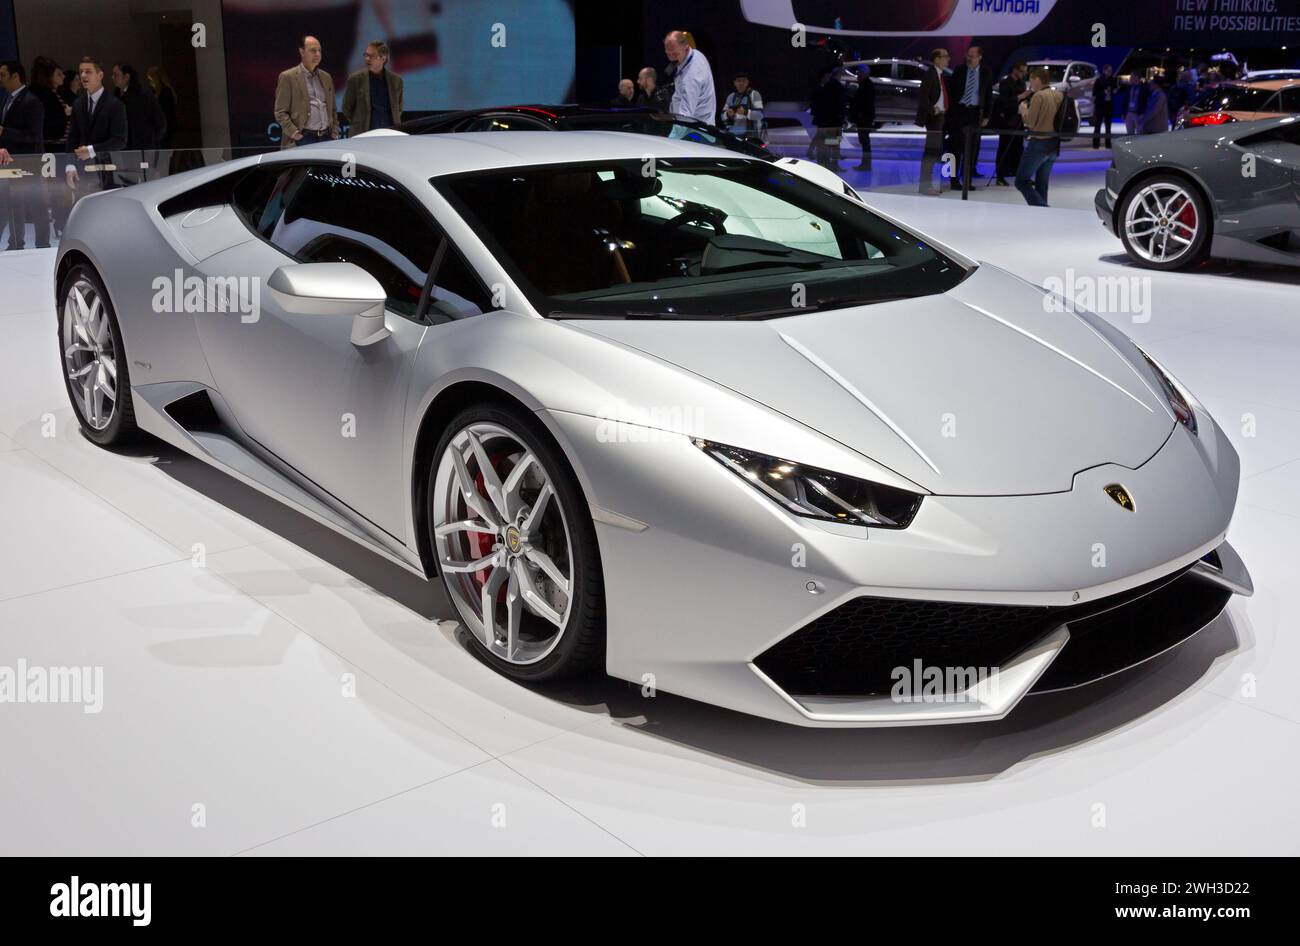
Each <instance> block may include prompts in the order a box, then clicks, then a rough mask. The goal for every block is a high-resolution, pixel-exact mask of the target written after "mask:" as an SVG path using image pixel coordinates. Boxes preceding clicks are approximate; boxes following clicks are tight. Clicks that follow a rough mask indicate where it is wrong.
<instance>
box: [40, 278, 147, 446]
mask: <svg viewBox="0 0 1300 946" xmlns="http://www.w3.org/2000/svg"><path fill="white" fill-rule="evenodd" d="M59 350H60V351H61V352H62V354H63V382H64V385H65V386H66V387H67V390H68V399H69V400H70V401H72V409H73V410H74V411H75V412H76V415H77V420H78V421H79V422H80V424H81V430H82V432H83V433H84V434H85V435H86V437H88V438H89V439H90V440H93V441H94V442H95V443H97V444H100V445H102V446H111V445H118V444H124V443H129V442H131V441H132V440H135V439H137V438H138V437H139V433H140V431H139V428H138V427H137V426H136V423H135V411H134V408H133V405H132V403H131V378H130V372H129V370H128V368H127V364H126V357H125V353H124V349H123V346H122V328H121V326H120V325H119V324H118V321H117V315H116V314H115V313H114V312H113V304H112V303H111V302H110V301H109V298H108V293H107V291H105V289H104V283H103V281H102V280H100V278H99V274H98V273H96V272H95V271H94V269H92V268H91V267H90V266H88V265H87V264H85V263H81V264H78V265H76V266H74V267H72V269H71V270H69V271H68V274H67V275H66V276H64V277H63V282H62V283H61V284H60V286H59Z"/></svg>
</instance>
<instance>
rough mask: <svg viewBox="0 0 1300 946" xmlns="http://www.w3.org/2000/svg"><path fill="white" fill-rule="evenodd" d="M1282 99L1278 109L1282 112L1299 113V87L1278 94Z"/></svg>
mask: <svg viewBox="0 0 1300 946" xmlns="http://www.w3.org/2000/svg"><path fill="white" fill-rule="evenodd" d="M1278 94H1279V95H1280V96H1281V98H1282V105H1281V107H1280V108H1279V109H1278V110H1279V111H1282V112H1292V113H1295V112H1300V86H1293V87H1292V88H1289V89H1283V90H1282V91H1281V92H1280V93H1278Z"/></svg>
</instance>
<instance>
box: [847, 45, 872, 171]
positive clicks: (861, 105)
mask: <svg viewBox="0 0 1300 946" xmlns="http://www.w3.org/2000/svg"><path fill="white" fill-rule="evenodd" d="M849 118H851V119H853V123H854V124H855V125H857V126H858V144H859V145H860V146H861V147H862V157H861V159H860V160H859V161H858V166H857V167H855V168H854V169H853V170H855V171H870V170H871V128H872V126H873V125H875V123H876V86H875V84H874V83H872V81H871V67H870V66H868V65H866V64H865V63H864V64H863V65H862V66H860V67H859V68H858V90H857V91H856V92H854V93H853V98H852V99H850V100H849Z"/></svg>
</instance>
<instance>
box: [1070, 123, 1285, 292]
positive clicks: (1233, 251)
mask: <svg viewBox="0 0 1300 946" xmlns="http://www.w3.org/2000/svg"><path fill="white" fill-rule="evenodd" d="M1114 156H1115V159H1114V161H1113V162H1112V163H1111V166H1110V169H1109V170H1108V171H1107V172H1106V186H1105V187H1104V188H1103V189H1101V190H1099V191H1098V192H1097V197H1096V200H1095V207H1096V210H1097V216H1098V217H1100V218H1101V222H1102V223H1103V224H1104V225H1105V227H1106V229H1107V230H1109V231H1110V232H1111V233H1114V234H1116V235H1117V236H1118V237H1119V238H1120V240H1122V241H1123V243H1124V249H1125V250H1126V251H1127V252H1128V255H1129V257H1130V258H1131V259H1132V260H1133V262H1135V263H1137V264H1138V265H1139V266H1145V267H1147V268H1149V269H1183V268H1186V267H1188V266H1192V265H1194V264H1196V263H1198V262H1200V261H1201V260H1203V259H1205V258H1206V257H1207V256H1214V257H1221V258H1225V259H1239V260H1247V261H1252V262H1258V263H1280V264H1282V265H1286V266H1297V265H1300V117H1297V116H1294V115H1292V116H1288V117H1285V118H1267V119H1263V120H1260V121H1250V122H1230V123H1228V124H1224V125H1213V126H1207V127H1203V128H1192V129H1188V130H1186V131H1179V132H1178V133H1176V134H1163V135H1150V136H1143V137H1136V138H1125V139H1122V140H1120V141H1117V142H1115V150H1114Z"/></svg>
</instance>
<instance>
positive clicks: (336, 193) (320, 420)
mask: <svg viewBox="0 0 1300 946" xmlns="http://www.w3.org/2000/svg"><path fill="white" fill-rule="evenodd" d="M259 170H261V171H262V173H263V174H264V175H268V177H265V178H264V179H263V180H262V181H261V182H260V184H259V185H257V186H251V185H250V187H248V188H246V189H245V192H240V190H239V189H238V188H237V194H236V201H237V202H240V201H241V199H242V200H247V201H248V206H241V207H240V212H241V215H243V216H244V217H245V220H246V222H247V223H248V224H249V226H250V228H252V229H253V230H254V232H255V233H256V234H257V236H258V237H260V239H254V240H250V241H248V242H247V243H244V244H241V245H240V246H236V247H232V248H231V249H229V250H227V251H225V252H223V253H220V254H218V255H216V256H214V257H212V258H211V259H209V260H206V261H204V263H203V269H204V271H205V272H206V274H208V275H210V276H227V275H236V276H252V277H254V282H253V283H252V285H253V286H254V287H255V288H254V290H253V291H254V292H255V293H256V294H257V299H256V302H257V305H256V306H255V307H253V308H254V309H255V314H256V317H255V318H253V319H250V318H248V317H247V316H243V317H240V316H231V315H223V314H219V313H213V314H208V315H204V316H200V318H199V323H200V328H199V337H200V340H201V342H202V345H203V350H204V353H205V355H206V356H207V359H208V363H209V365H210V367H211V370H212V374H213V376H214V378H215V379H216V382H217V387H218V389H219V391H220V393H221V396H222V397H223V398H224V400H225V401H226V403H227V404H228V405H229V406H230V407H231V409H232V410H233V412H234V415H235V416H236V418H237V419H238V422H239V425H240V427H241V428H242V430H243V432H244V433H246V434H247V435H248V436H249V437H250V438H252V439H253V440H254V441H256V442H257V443H258V444H259V445H261V446H262V447H263V448H264V449H265V450H267V451H269V452H270V453H272V454H274V455H275V456H276V457H278V458H279V459H280V460H282V461H283V462H284V463H285V464H287V465H289V466H290V467H292V468H293V469H295V470H296V471H298V472H299V473H300V474H302V475H303V476H304V477H306V478H307V479H308V480H310V481H312V482H313V483H315V484H316V485H317V486H319V487H320V488H321V489H322V490H324V491H325V492H327V493H329V494H330V495H332V496H333V497H334V498H335V499H337V500H338V501H340V502H341V503H343V504H344V505H346V506H348V507H349V508H351V509H353V510H354V511H355V512H357V513H359V514H360V515H361V516H363V517H364V518H365V519H368V520H369V521H370V522H372V523H374V524H375V525H377V526H379V527H380V528H381V529H383V530H384V531H386V532H388V533H389V534H391V535H395V536H402V535H403V522H404V516H405V513H406V502H405V499H404V496H403V489H402V479H401V463H400V462H399V454H400V451H401V444H402V434H403V423H404V420H403V418H404V407H405V397H406V388H407V383H408V381H409V376H410V369H411V364H412V360H413V357H414V353H415V350H416V348H417V346H418V345H419V341H420V338H421V337H422V335H423V334H424V332H425V330H426V328H427V323H426V321H425V319H424V317H423V314H422V309H421V307H422V305H424V304H425V298H424V297H425V286H426V284H427V282H428V274H429V271H430V267H431V265H432V263H433V260H434V258H435V254H436V252H437V250H438V248H439V246H440V244H441V242H442V235H441V233H440V231H439V230H438V229H437V227H436V224H435V223H434V222H433V221H432V219H431V218H430V217H429V216H428V214H427V212H426V211H425V210H424V208H423V207H422V206H420V205H419V204H418V203H417V202H416V201H415V200H414V198H412V197H411V196H410V195H409V194H407V193H406V192H405V191H404V190H402V189H401V188H400V187H399V186H398V185H396V184H395V183H394V182H392V181H390V180H388V179H386V178H383V177H381V176H379V175H376V174H374V173H371V172H368V171H365V170H362V169H357V170H356V172H355V173H353V174H346V173H344V169H343V168H342V166H341V165H339V164H337V163H332V164H325V163H303V164H295V165H292V166H288V167H286V166H285V165H283V164H279V163H277V164H274V165H271V166H270V167H269V168H263V169H259ZM259 188H260V190H259ZM247 192H256V193H253V194H252V195H251V196H250V194H249V193H247ZM313 262H350V263H353V264H355V265H357V266H359V267H360V268H361V269H363V270H365V271H366V272H367V273H369V274H370V275H371V276H373V277H374V278H375V279H376V280H377V281H378V282H379V283H380V285H382V286H383V287H384V289H385V291H386V295H387V299H386V302H385V305H384V311H383V325H384V327H385V328H386V329H387V330H388V334H387V336H386V337H382V338H380V339H378V340H376V341H372V342H370V343H358V342H354V340H353V319H354V315H355V313H348V312H345V311H340V312H338V313H337V314H320V313H304V312H302V311H290V310H289V309H287V308H286V307H285V305H283V304H281V303H278V302H277V300H276V296H275V293H274V292H272V291H271V289H270V288H269V287H268V282H269V280H270V279H271V276H272V274H273V273H274V272H275V271H276V270H277V269H278V268H280V267H281V266H292V265H294V264H303V263H313ZM358 308H364V306H358Z"/></svg>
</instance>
